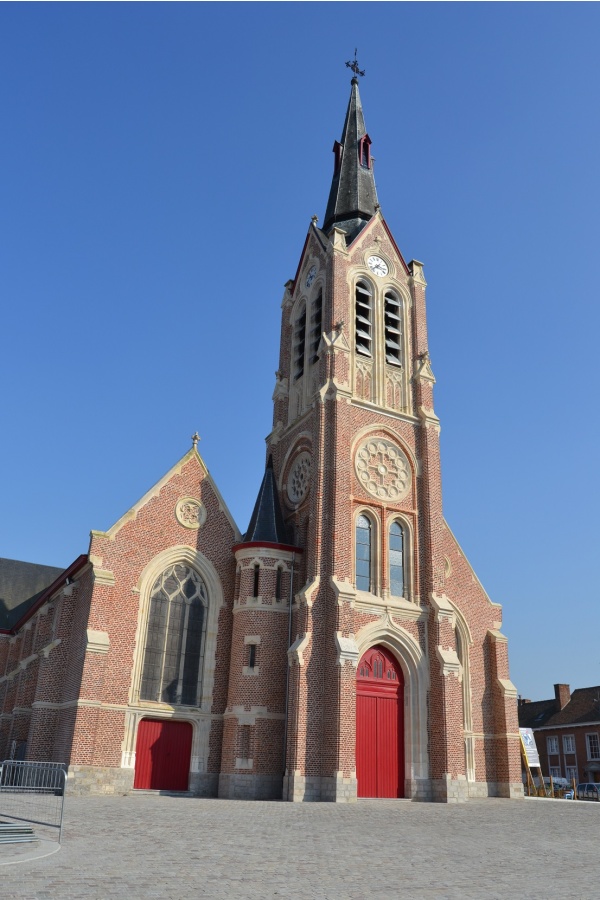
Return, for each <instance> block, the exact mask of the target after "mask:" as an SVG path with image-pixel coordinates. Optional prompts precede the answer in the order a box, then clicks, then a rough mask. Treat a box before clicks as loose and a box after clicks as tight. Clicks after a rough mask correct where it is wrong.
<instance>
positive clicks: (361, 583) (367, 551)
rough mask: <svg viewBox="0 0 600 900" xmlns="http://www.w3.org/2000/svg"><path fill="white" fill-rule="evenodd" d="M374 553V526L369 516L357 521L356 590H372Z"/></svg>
mask: <svg viewBox="0 0 600 900" xmlns="http://www.w3.org/2000/svg"><path fill="white" fill-rule="evenodd" d="M372 551H373V526H372V524H371V520H370V519H369V517H368V516H365V515H360V516H358V518H357V520H356V588H357V590H359V591H370V590H371V557H372Z"/></svg>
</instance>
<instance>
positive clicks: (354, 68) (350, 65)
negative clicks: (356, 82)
mask: <svg viewBox="0 0 600 900" xmlns="http://www.w3.org/2000/svg"><path fill="white" fill-rule="evenodd" d="M357 52H358V51H357V49H356V47H355V48H354V59H353V60H351V61H350V62H347V63H346V65H347V66H348V68H349V69H352V71H353V72H354V77H355V78H356V76H357V75H360V76H361V78H362V76H363V75H364V74H365V70H364V69H359V68H358V60H357V58H356V54H357Z"/></svg>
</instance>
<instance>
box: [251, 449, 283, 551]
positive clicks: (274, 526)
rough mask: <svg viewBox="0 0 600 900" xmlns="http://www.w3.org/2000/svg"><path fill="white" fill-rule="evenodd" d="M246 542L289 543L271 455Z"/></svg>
mask: <svg viewBox="0 0 600 900" xmlns="http://www.w3.org/2000/svg"><path fill="white" fill-rule="evenodd" d="M243 540H244V542H249V541H260V542H261V543H262V542H264V543H267V544H289V543H290V541H289V535H288V529H287V528H286V525H285V522H284V521H283V513H282V512H281V504H280V502H279V495H278V493H277V485H276V484H275V475H274V474H273V460H272V458H271V457H270V456H269V459H268V460H267V467H266V469H265V474H264V477H263V480H262V484H261V486H260V490H259V492H258V497H257V498H256V504H255V506H254V512H253V513H252V517H251V519H250V524H249V525H248V531H247V532H246V534H245V535H244V538H243Z"/></svg>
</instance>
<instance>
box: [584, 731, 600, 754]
mask: <svg viewBox="0 0 600 900" xmlns="http://www.w3.org/2000/svg"><path fill="white" fill-rule="evenodd" d="M590 738H593V739H594V742H595V744H596V747H595V749H596V754H595V755H594V756H592V747H591V745H592V741H590ZM585 745H586V750H587V758H588V759H589V760H595V759H600V738H599V737H598V732H597V731H591V732H588V733H587V734H586V736H585Z"/></svg>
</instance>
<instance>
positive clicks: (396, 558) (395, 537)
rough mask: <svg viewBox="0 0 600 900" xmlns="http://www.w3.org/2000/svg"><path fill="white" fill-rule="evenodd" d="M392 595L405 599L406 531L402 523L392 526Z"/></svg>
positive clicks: (394, 523) (390, 547) (395, 523)
mask: <svg viewBox="0 0 600 900" xmlns="http://www.w3.org/2000/svg"><path fill="white" fill-rule="evenodd" d="M389 549H390V594H391V595H392V596H393V597H404V529H403V528H402V525H401V524H400V522H392V524H391V525H390V546H389Z"/></svg>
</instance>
